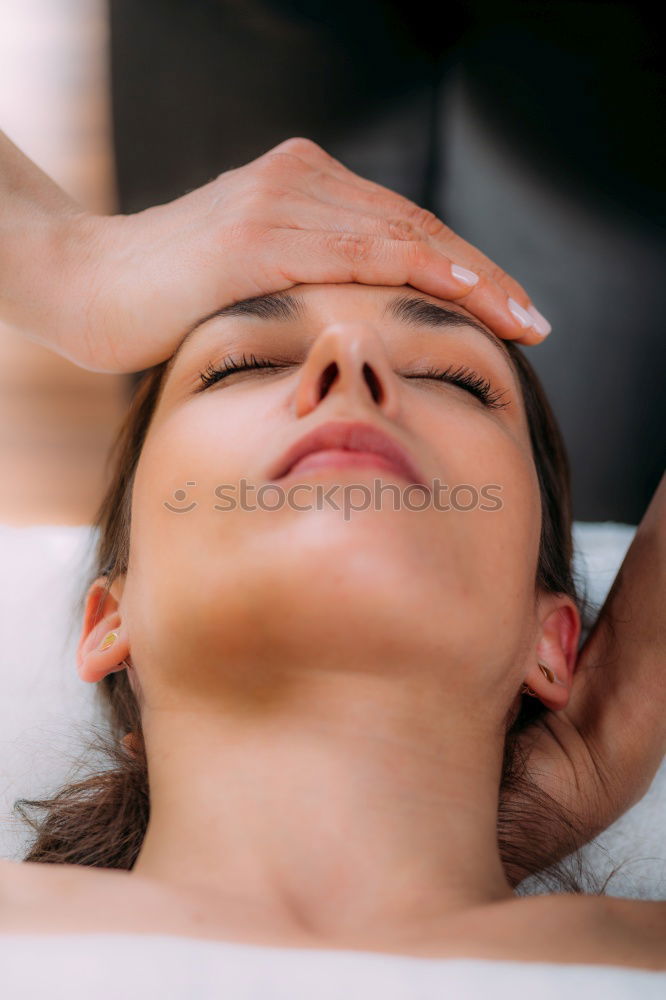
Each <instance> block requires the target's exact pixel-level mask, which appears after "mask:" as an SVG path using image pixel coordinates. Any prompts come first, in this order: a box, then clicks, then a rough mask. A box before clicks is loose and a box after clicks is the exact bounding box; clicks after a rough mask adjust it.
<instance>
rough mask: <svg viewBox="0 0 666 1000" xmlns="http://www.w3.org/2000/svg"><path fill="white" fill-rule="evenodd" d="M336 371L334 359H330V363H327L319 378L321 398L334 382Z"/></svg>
mask: <svg viewBox="0 0 666 1000" xmlns="http://www.w3.org/2000/svg"><path fill="white" fill-rule="evenodd" d="M337 373H338V366H337V364H336V363H335V361H332V362H331V363H330V365H327V366H326V368H325V369H324V371H323V372H322V374H321V378H320V379H319V398H320V399H323V398H324V396H325V395H326V393H327V392H328V390H329V389H330V388H331V386H332V385H333V383H334V382H335V379H336V376H337Z"/></svg>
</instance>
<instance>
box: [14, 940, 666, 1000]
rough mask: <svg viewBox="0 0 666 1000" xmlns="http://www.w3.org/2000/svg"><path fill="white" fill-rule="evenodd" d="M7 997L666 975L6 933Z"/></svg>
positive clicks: (441, 992)
mask: <svg viewBox="0 0 666 1000" xmlns="http://www.w3.org/2000/svg"><path fill="white" fill-rule="evenodd" d="M0 992H1V994H2V996H3V997H5V998H6V1000H37V998H39V1000H41V998H46V997H48V1000H379V998H381V1000H449V998H450V1000H517V998H531V997H533V998H535V1000H591V998H593V997H603V1000H664V997H666V972H649V971H645V970H642V969H623V968H620V967H617V966H604V965H559V964H555V963H541V962H497V961H487V960H485V959H483V960H482V959H433V958H409V957H406V956H403V955H383V954H379V953H377V952H355V951H329V950H325V949H312V950H310V949H307V948H266V947H263V946H259V945H247V944H236V943H227V942H224V943H220V942H215V941H198V940H192V939H188V938H179V937H175V936H170V935H156V934H155V935H153V934H145V935H144V934H141V935H138V934H71V935H70V934H66V935H55V936H52V935H32V934H31V935H5V936H3V935H0Z"/></svg>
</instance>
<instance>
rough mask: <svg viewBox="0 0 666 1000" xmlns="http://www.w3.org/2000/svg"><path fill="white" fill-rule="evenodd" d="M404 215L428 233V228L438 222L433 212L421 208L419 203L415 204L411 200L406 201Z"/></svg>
mask: <svg viewBox="0 0 666 1000" xmlns="http://www.w3.org/2000/svg"><path fill="white" fill-rule="evenodd" d="M406 215H407V218H408V219H409V220H410V222H413V223H414V225H415V226H417V227H418V228H419V229H422V230H423V231H424V232H427V233H428V235H430V233H429V232H428V231H429V229H432V227H433V226H434V225H435V224H440V223H439V219H438V218H437V216H436V215H435V214H434V213H433V212H430V211H428V209H427V208H421V206H420V205H415V204H414V203H413V202H408V203H407V206H406ZM440 225H441V224H440Z"/></svg>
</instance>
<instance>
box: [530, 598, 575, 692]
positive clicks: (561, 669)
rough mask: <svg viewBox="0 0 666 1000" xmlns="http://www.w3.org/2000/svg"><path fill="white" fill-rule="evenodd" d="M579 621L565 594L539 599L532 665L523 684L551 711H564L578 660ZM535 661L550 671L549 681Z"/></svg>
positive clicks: (573, 605)
mask: <svg viewBox="0 0 666 1000" xmlns="http://www.w3.org/2000/svg"><path fill="white" fill-rule="evenodd" d="M580 630H581V620H580V614H579V612H578V608H577V607H576V604H575V602H574V601H573V600H572V599H571V598H570V597H569V596H568V595H566V594H544V595H543V596H542V597H541V598H540V600H539V625H538V632H537V643H536V646H535V648H534V653H533V657H532V659H533V663H532V665H531V666H530V669H529V672H528V674H527V676H526V677H525V682H526V683H527V684H528V685H529V687H530V688H532V690H533V691H534V693H535V695H536V696H537V697H538V698H540V699H541V701H543V703H544V704H545V705H547V706H548V707H549V708H551V709H552V710H553V711H556V712H557V711H559V710H560V709H562V708H566V706H567V704H568V702H569V697H570V695H571V687H572V685H573V675H574V671H575V669H576V660H577V657H578V640H579V638H580ZM538 661H541V662H542V663H543V664H545V666H546V667H548V668H550V671H551V674H550V676H552V677H554V679H553V680H552V681H551V680H549V679H548V677H546V676H545V674H544V672H543V671H542V670H541V669H540V667H539V663H538Z"/></svg>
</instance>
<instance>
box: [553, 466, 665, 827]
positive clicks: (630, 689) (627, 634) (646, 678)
mask: <svg viewBox="0 0 666 1000" xmlns="http://www.w3.org/2000/svg"><path fill="white" fill-rule="evenodd" d="M578 673H579V676H578V677H577V686H578V691H577V697H576V704H575V705H574V706H571V711H572V713H576V712H577V713H578V718H577V724H578V725H579V727H581V728H582V730H583V731H584V732H585V733H586V736H587V739H588V742H589V746H590V748H591V750H592V752H593V753H594V755H595V758H596V760H597V761H598V763H599V766H600V769H601V770H602V771H603V772H604V773H605V774H606V776H607V779H608V782H609V784H612V783H614V782H617V780H618V778H621V780H622V781H623V783H624V784H625V787H627V788H628V787H630V788H631V790H632V792H633V797H634V801H637V800H638V799H639V798H641V797H642V795H643V794H644V793H645V792H646V791H647V789H648V787H649V785H650V783H651V781H652V778H653V777H654V774H655V773H656V771H657V769H658V767H659V765H660V763H661V761H662V759H663V757H664V754H665V753H666V476H663V477H662V479H661V482H660V484H659V486H658V487H657V490H656V492H655V494H654V496H653V498H652V500H651V502H650V505H649V506H648V509H647V511H646V513H645V515H644V517H643V519H642V520H641V523H640V524H639V526H638V529H637V531H636V535H635V537H634V540H633V542H632V544H631V546H630V548H629V551H628V552H627V555H626V557H625V559H624V562H623V563H622V566H621V568H620V571H619V573H618V575H617V577H616V579H615V581H614V583H613V586H612V588H611V590H610V592H609V594H608V597H607V598H606V602H605V604H604V606H603V608H602V610H601V612H600V615H599V619H598V621H597V623H596V625H595V627H594V629H593V630H592V632H591V633H590V635H589V637H588V639H587V642H586V644H585V647H584V650H583V651H582V653H581V658H580V666H579V671H578ZM574 690H576V686H575V687H574ZM625 808H626V805H625Z"/></svg>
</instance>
